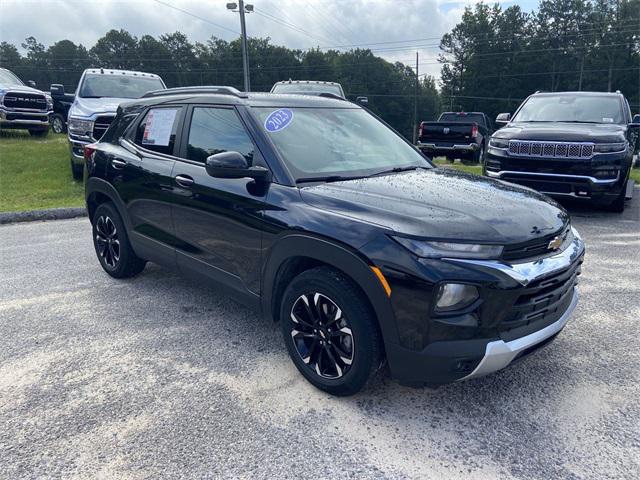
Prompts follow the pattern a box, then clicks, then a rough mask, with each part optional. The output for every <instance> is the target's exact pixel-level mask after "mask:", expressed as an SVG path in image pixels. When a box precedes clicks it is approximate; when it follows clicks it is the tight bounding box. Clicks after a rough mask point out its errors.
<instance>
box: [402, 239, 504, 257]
mask: <svg viewBox="0 0 640 480" xmlns="http://www.w3.org/2000/svg"><path fill="white" fill-rule="evenodd" d="M393 238H394V240H396V241H397V242H398V243H399V244H400V245H402V246H403V247H405V248H407V249H408V250H410V251H411V252H413V253H414V254H416V255H417V256H419V257H422V258H443V257H451V258H476V259H495V258H498V257H500V255H501V254H502V248H503V247H502V245H479V244H473V243H452V242H429V241H425V240H414V239H412V238H405V237H393Z"/></svg>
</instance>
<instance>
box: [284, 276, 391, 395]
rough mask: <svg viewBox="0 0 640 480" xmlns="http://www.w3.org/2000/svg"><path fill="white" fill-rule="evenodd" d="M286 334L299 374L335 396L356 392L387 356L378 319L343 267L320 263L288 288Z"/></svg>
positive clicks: (285, 297)
mask: <svg viewBox="0 0 640 480" xmlns="http://www.w3.org/2000/svg"><path fill="white" fill-rule="evenodd" d="M280 312H281V313H280V316H281V318H280V320H281V322H280V323H281V326H282V334H283V337H284V341H285V344H286V345H287V350H288V351H289V355H290V356H291V359H292V360H293V363H294V364H295V366H296V367H297V368H298V370H299V371H300V373H302V375H303V376H304V377H305V378H306V379H307V380H308V381H309V382H310V383H311V384H313V385H314V386H316V387H317V388H319V389H321V390H324V391H326V392H328V393H331V394H333V395H352V394H354V393H356V392H358V391H360V390H361V389H362V388H363V387H364V386H365V384H366V383H367V381H368V380H369V379H370V378H371V377H372V376H373V374H374V373H375V371H376V369H377V367H378V366H379V365H380V361H381V358H382V340H381V337H380V333H379V330H378V325H377V320H376V318H375V315H374V314H373V311H372V309H371V307H370V305H369V303H368V302H367V300H366V298H365V297H364V295H363V294H362V292H361V291H360V289H359V288H358V287H357V286H356V285H355V284H354V283H353V281H352V280H350V279H349V278H348V277H346V276H345V275H344V274H342V273H341V272H339V271H337V270H334V269H332V268H329V267H318V268H314V269H311V270H307V271H306V272H303V273H302V274H300V275H299V276H297V277H296V278H294V279H293V281H292V282H291V284H290V285H289V286H288V287H287V289H286V291H285V293H284V296H283V299H282V304H281V309H280Z"/></svg>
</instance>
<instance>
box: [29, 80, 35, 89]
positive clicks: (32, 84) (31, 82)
mask: <svg viewBox="0 0 640 480" xmlns="http://www.w3.org/2000/svg"><path fill="white" fill-rule="evenodd" d="M27 84H28V85H29V86H30V87H31V88H36V82H34V81H33V80H29V81H27Z"/></svg>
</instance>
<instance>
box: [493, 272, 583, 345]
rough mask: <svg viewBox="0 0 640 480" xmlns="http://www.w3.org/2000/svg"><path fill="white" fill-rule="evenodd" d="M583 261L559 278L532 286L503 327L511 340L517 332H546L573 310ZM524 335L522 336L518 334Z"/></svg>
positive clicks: (526, 290) (501, 328)
mask: <svg viewBox="0 0 640 480" xmlns="http://www.w3.org/2000/svg"><path fill="white" fill-rule="evenodd" d="M581 265H582V260H580V261H578V262H575V263H574V264H573V265H571V266H570V267H568V268H567V269H565V270H563V271H561V272H558V273H556V274H555V275H553V276H551V277H549V278H546V279H543V280H539V281H537V282H535V283H533V284H531V285H529V286H528V287H527V288H526V289H524V290H523V292H522V293H521V294H520V295H519V296H518V298H517V299H516V301H515V303H514V305H513V308H512V313H511V315H509V316H508V317H507V318H506V319H505V320H503V321H502V322H501V324H500V332H501V333H503V334H506V335H507V336H508V333H509V332H512V333H516V332H513V331H514V330H515V329H520V330H522V329H525V328H527V327H529V328H532V327H534V329H535V330H539V329H540V328H544V327H545V326H547V325H550V324H551V323H553V322H555V321H557V320H558V319H559V318H560V317H561V316H562V314H563V313H564V312H565V311H566V310H567V308H569V305H570V303H571V299H572V297H573V289H574V287H575V286H576V285H577V283H578V280H577V278H578V276H579V275H580V271H581ZM517 333H522V332H517Z"/></svg>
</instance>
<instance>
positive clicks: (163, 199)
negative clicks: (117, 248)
mask: <svg viewBox="0 0 640 480" xmlns="http://www.w3.org/2000/svg"><path fill="white" fill-rule="evenodd" d="M183 116H184V107H182V106H167V107H164V106H163V107H152V108H149V109H148V110H146V111H144V112H142V113H141V114H140V119H139V120H138V121H137V122H136V123H135V124H134V125H133V126H132V128H131V129H130V131H129V133H128V134H127V135H126V136H125V137H124V138H122V139H121V140H120V146H121V147H122V148H120V149H119V153H118V155H114V156H113V157H112V158H110V159H109V162H108V164H107V176H108V177H109V180H110V182H111V184H112V185H113V186H114V187H115V188H116V190H117V191H118V194H119V195H120V198H121V199H122V201H123V202H124V204H125V206H126V209H127V214H128V216H129V219H130V221H131V225H132V232H131V235H130V236H131V242H132V244H133V247H134V249H135V250H136V252H137V253H138V255H140V256H142V257H143V258H145V259H147V260H151V261H154V262H157V263H161V264H168V265H173V264H175V252H174V246H175V237H174V228H173V222H172V219H171V199H172V193H171V190H172V183H173V179H172V177H171V172H172V170H173V165H174V163H175V157H174V153H175V150H176V149H177V145H178V144H179V140H180V138H179V134H180V129H179V126H180V125H182V117H183Z"/></svg>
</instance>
